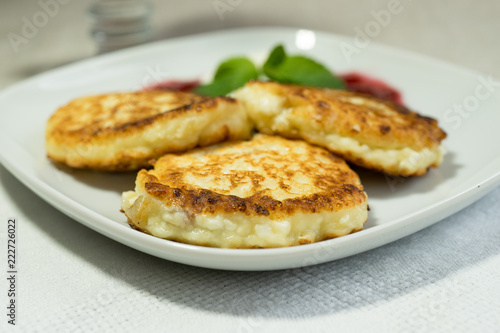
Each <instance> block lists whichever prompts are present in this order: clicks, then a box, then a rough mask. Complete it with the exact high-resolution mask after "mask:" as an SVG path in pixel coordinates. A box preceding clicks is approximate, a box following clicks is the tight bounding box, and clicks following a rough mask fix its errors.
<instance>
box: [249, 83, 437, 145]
mask: <svg viewBox="0 0 500 333" xmlns="http://www.w3.org/2000/svg"><path fill="white" fill-rule="evenodd" d="M248 85H249V86H252V85H258V86H261V87H262V88H264V89H267V90H269V91H272V92H273V93H275V94H278V95H282V96H286V98H287V103H288V105H285V107H293V108H294V110H293V111H292V112H294V113H296V114H297V116H298V117H300V118H305V119H313V120H314V121H315V122H316V125H317V126H318V128H319V129H324V130H333V131H335V132H336V133H337V134H339V135H341V136H345V137H350V138H353V139H355V140H357V141H358V142H360V143H362V144H368V145H369V146H370V147H373V148H383V149H401V148H405V147H409V148H411V149H414V150H417V151H419V150H422V149H424V148H429V149H432V148H433V147H435V146H437V145H439V144H440V143H441V141H442V140H444V139H445V138H446V133H445V132H444V131H443V130H442V129H441V128H439V127H438V125H437V121H436V120H435V119H432V118H429V117H425V116H421V115H419V114H418V113H416V112H413V111H410V110H408V109H407V108H405V107H403V106H401V105H398V104H395V103H392V102H390V101H382V100H379V99H377V98H375V97H372V96H369V95H364V94H359V93H354V92H349V91H344V90H332V89H321V88H312V87H303V86H295V85H285V84H278V83H275V82H260V81H254V82H249V83H248Z"/></svg>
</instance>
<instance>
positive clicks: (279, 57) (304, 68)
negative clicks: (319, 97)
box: [263, 45, 345, 89]
mask: <svg viewBox="0 0 500 333" xmlns="http://www.w3.org/2000/svg"><path fill="white" fill-rule="evenodd" d="M263 70H264V74H266V75H267V76H268V77H269V78H270V79H271V80H274V81H278V82H281V83H292V84H300V85H306V86H314V87H324V88H333V89H344V88H345V85H344V82H343V81H342V79H340V78H338V77H336V76H335V75H333V73H331V72H330V71H329V70H328V69H327V68H326V67H325V66H323V65H322V64H320V63H318V62H316V61H314V60H312V59H310V58H307V57H305V56H288V55H287V54H286V52H285V49H284V48H283V46H282V45H278V46H276V47H275V48H274V49H273V51H272V52H271V54H270V55H269V58H268V59H267V61H266V63H265V64H264V68H263Z"/></svg>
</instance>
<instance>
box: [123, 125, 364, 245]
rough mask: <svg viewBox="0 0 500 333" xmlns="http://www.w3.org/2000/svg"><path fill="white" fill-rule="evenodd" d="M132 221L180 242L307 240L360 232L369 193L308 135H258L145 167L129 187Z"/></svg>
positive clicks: (295, 242)
mask: <svg viewBox="0 0 500 333" xmlns="http://www.w3.org/2000/svg"><path fill="white" fill-rule="evenodd" d="M122 210H123V211H124V212H125V214H126V216H127V218H128V221H129V224H130V225H131V226H132V227H134V228H136V229H139V230H141V231H143V232H146V233H149V234H151V235H154V236H157V237H160V238H165V239H169V240H174V241H178V242H184V243H190V244H196V245H202V246H211V247H222V248H269V247H283V246H292V245H300V244H307V243H312V242H317V241H321V240H325V239H329V238H334V237H339V236H343V235H347V234H349V233H352V232H355V231H358V230H361V229H362V228H363V224H364V223H365V221H366V219H367V197H366V194H365V192H364V191H363V187H362V185H361V184H360V181H359V178H358V175H357V174H356V173H355V172H354V171H352V170H351V169H350V168H349V167H348V165H347V164H346V163H345V161H344V160H342V159H341V158H339V157H337V156H335V155H333V154H331V153H330V152H328V151H327V150H325V149H323V148H320V147H315V146H312V145H309V144H308V143H306V142H304V141H295V140H287V139H284V138H281V137H278V136H267V135H264V134H257V135H255V136H254V138H253V139H252V140H250V141H239V142H227V143H224V144H219V145H215V146H211V147H205V148H199V149H195V150H192V151H190V152H187V153H184V154H168V155H165V156H163V157H162V158H160V159H159V160H158V161H156V163H155V165H154V169H152V170H149V171H147V170H141V171H140V172H139V174H138V176H137V180H136V188H135V191H128V192H124V193H123V196H122Z"/></svg>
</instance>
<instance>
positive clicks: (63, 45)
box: [0, 0, 500, 89]
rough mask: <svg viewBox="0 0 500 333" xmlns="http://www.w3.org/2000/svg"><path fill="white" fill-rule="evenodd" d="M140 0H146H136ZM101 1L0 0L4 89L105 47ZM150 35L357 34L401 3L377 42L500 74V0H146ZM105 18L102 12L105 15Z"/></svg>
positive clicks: (0, 68)
mask: <svg viewBox="0 0 500 333" xmlns="http://www.w3.org/2000/svg"><path fill="white" fill-rule="evenodd" d="M137 2H139V3H141V1H137ZM95 3H96V0H78V1H77V0H26V1H17V0H0V32H1V36H2V38H1V39H0V54H1V61H0V89H3V88H5V87H7V86H9V85H11V84H13V83H15V82H16V81H19V80H21V79H24V78H26V77H29V76H32V75H34V74H37V73H40V72H43V71H46V70H48V69H51V68H55V67H58V66H61V65H64V64H67V63H71V62H74V61H78V60H81V59H84V58H89V57H93V56H95V55H96V54H98V53H99V46H98V43H97V42H96V40H95V38H93V37H92V34H91V30H92V29H93V28H94V29H95V27H96V21H95V20H94V19H93V18H92V17H91V14H90V12H89V9H90V8H91V6H92V5H94V4H95ZM147 3H148V4H149V6H150V7H149V9H147V10H146V14H145V15H146V17H147V15H148V14H147V13H148V12H149V13H150V21H149V23H150V27H151V30H150V32H151V39H152V40H163V39H169V38H174V37H179V36H185V35H189V34H196V33H201V32H206V31H214V30H222V29H231V28H235V27H247V26H286V27H297V28H305V29H316V30H321V31H326V32H332V33H337V34H343V35H348V36H353V37H354V36H355V35H356V33H357V31H358V30H357V29H363V28H364V27H365V26H366V24H367V23H368V22H370V21H373V20H374V19H375V16H374V15H376V13H380V12H381V11H383V10H388V9H389V8H390V7H391V6H397V7H395V8H398V10H399V12H398V14H397V15H392V17H391V18H390V22H389V23H388V24H387V25H386V26H384V27H383V28H382V29H381V30H380V33H378V34H377V36H376V37H374V38H373V41H375V42H378V43H384V44H389V45H393V46H396V47H400V48H404V49H408V50H412V51H417V52H419V53H423V54H427V55H430V56H433V57H437V58H441V59H444V60H446V61H450V62H453V63H455V64H459V65H462V66H465V67H468V68H471V69H474V70H477V71H480V72H482V73H484V74H487V75H493V76H495V77H500V66H498V65H500V60H499V59H500V37H499V36H500V35H499V32H500V19H499V18H500V1H498V0H479V1H473V0H443V1H435V0H359V1H352V0H310V1H303V0H289V1H284V0H271V1H269V0H266V1H264V0H187V1H160V0H150V1H147ZM101 18H102V17H101Z"/></svg>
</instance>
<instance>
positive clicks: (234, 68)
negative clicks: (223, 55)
mask: <svg viewBox="0 0 500 333" xmlns="http://www.w3.org/2000/svg"><path fill="white" fill-rule="evenodd" d="M258 76H259V72H258V71H257V68H255V65H254V64H253V63H252V62H251V61H250V60H249V59H247V58H244V57H237V58H231V59H228V60H226V61H224V62H223V63H221V64H220V65H219V68H217V71H216V72H215V76H214V79H213V81H212V82H211V83H209V84H206V85H201V86H199V87H197V88H196V89H195V90H194V91H195V92H197V93H198V94H202V95H207V96H221V95H226V94H228V93H230V92H231V91H233V90H236V89H238V88H240V87H242V86H244V85H245V83H247V81H249V80H252V79H257V77H258Z"/></svg>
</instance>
